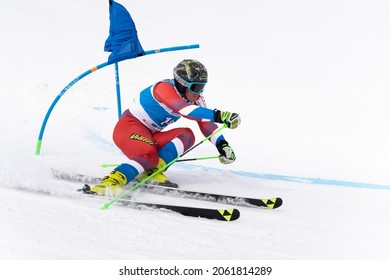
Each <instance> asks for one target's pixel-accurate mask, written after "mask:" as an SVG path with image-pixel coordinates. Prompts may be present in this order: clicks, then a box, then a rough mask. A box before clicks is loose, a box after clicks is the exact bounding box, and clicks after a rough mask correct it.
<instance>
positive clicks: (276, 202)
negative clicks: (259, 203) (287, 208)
mask: <svg viewBox="0 0 390 280" xmlns="http://www.w3.org/2000/svg"><path fill="white" fill-rule="evenodd" d="M263 202H264V204H265V205H266V206H267V207H268V208H269V209H275V208H279V207H280V206H282V204H283V199H281V198H280V197H275V198H271V199H264V200H263Z"/></svg>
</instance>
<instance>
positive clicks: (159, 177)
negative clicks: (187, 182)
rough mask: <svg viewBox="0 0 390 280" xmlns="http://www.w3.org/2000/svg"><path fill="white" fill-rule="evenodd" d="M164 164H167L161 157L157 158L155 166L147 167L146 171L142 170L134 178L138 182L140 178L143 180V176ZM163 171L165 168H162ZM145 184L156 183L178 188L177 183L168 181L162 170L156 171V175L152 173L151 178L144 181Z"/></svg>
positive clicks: (148, 174)
mask: <svg viewBox="0 0 390 280" xmlns="http://www.w3.org/2000/svg"><path fill="white" fill-rule="evenodd" d="M165 165H167V164H166V163H165V161H164V160H163V159H162V158H159V159H158V164H157V166H156V167H155V168H152V169H149V170H146V171H144V172H142V173H141V174H139V175H138V176H137V177H136V180H137V181H138V182H141V181H142V180H144V179H145V178H147V177H149V176H150V175H152V174H153V173H154V172H156V171H157V170H159V169H160V168H161V167H163V166H165ZM163 171H165V170H163ZM145 184H151V185H158V186H162V187H170V188H179V185H178V184H176V183H173V182H171V181H169V179H168V177H167V176H165V175H164V174H163V173H162V172H160V173H157V174H156V175H154V176H153V177H152V178H150V179H149V180H147V181H146V182H145Z"/></svg>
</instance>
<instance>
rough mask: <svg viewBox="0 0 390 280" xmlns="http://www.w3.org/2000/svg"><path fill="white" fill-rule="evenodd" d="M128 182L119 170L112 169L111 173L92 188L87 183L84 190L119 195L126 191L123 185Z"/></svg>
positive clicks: (91, 192)
mask: <svg viewBox="0 0 390 280" xmlns="http://www.w3.org/2000/svg"><path fill="white" fill-rule="evenodd" d="M126 184H127V178H126V176H125V175H124V174H123V173H122V172H119V171H117V170H113V171H111V173H110V175H108V176H105V177H103V179H102V181H101V182H100V183H99V184H97V185H96V186H94V187H92V188H90V187H89V186H88V185H85V186H84V188H83V191H84V192H85V193H89V194H95V195H106V196H118V195H121V194H123V193H124V190H123V188H122V187H123V186H124V185H126Z"/></svg>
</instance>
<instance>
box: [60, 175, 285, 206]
mask: <svg viewBox="0 0 390 280" xmlns="http://www.w3.org/2000/svg"><path fill="white" fill-rule="evenodd" d="M52 172H53V175H54V177H56V178H58V179H62V180H71V181H77V182H84V183H98V182H100V180H101V178H98V177H92V176H88V175H83V174H70V173H67V172H63V171H59V170H55V169H53V170H52ZM139 190H141V191H146V192H150V193H154V194H161V195H169V196H176V197H183V198H190V199H199V200H206V201H212V202H218V203H223V204H231V205H237V206H245V207H248V206H252V207H259V208H268V209H276V208H279V207H280V206H282V204H283V199H282V198H280V197H274V198H249V197H240V196H232V195H223V194H213V193H205V192H198V191H188V190H182V189H178V188H169V187H166V186H159V185H153V184H142V185H141V187H140V188H139Z"/></svg>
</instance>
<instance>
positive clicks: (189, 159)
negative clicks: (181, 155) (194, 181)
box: [100, 155, 219, 168]
mask: <svg viewBox="0 0 390 280" xmlns="http://www.w3.org/2000/svg"><path fill="white" fill-rule="evenodd" d="M215 158H219V155H218V156H211V157H201V158H186V159H178V160H177V161H176V162H183V161H195V160H206V159H215ZM119 165H120V164H119V163H102V165H100V167H104V168H107V167H117V166H119Z"/></svg>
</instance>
